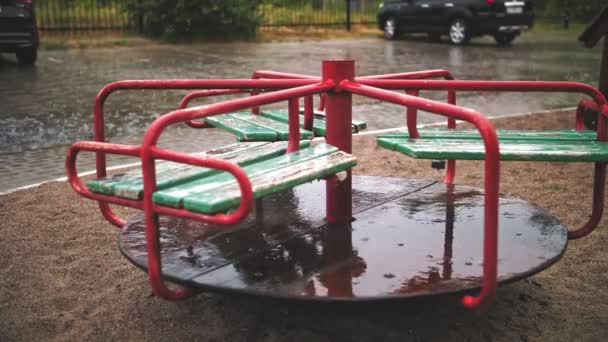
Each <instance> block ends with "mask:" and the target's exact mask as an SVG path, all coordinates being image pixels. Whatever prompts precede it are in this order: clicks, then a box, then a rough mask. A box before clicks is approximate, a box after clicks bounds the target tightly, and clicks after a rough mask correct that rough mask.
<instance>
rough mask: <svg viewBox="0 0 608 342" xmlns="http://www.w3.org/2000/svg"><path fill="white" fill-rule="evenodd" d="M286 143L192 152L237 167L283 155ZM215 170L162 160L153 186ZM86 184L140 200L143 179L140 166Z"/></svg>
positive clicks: (160, 186)
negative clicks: (232, 163)
mask: <svg viewBox="0 0 608 342" xmlns="http://www.w3.org/2000/svg"><path fill="white" fill-rule="evenodd" d="M308 145H309V142H308V141H301V142H300V147H303V148H304V147H307V146H308ZM286 150H287V142H276V143H271V142H248V143H236V144H232V145H229V146H225V147H221V148H217V149H214V150H211V151H207V152H201V153H194V154H193V155H196V156H201V157H205V156H206V157H212V158H219V159H226V160H230V161H233V162H235V163H237V164H239V165H241V166H243V165H248V164H251V163H255V162H258V161H261V160H266V159H269V158H273V157H277V156H280V155H282V154H285V151H286ZM217 173H219V171H218V170H214V169H207V168H202V167H195V166H193V165H188V164H180V163H173V162H166V161H157V162H156V185H157V188H158V189H165V188H167V187H170V186H173V185H175V184H180V183H182V182H187V181H190V180H192V179H196V178H198V177H204V176H209V175H213V174H217ZM87 187H88V188H89V189H90V190H91V191H93V192H96V193H101V194H105V195H113V196H118V197H123V198H129V199H136V200H137V199H141V198H142V195H143V178H142V173H141V170H140V169H137V170H132V171H130V172H127V173H122V174H117V175H112V176H108V177H104V178H100V179H95V180H92V181H89V182H88V183H87Z"/></svg>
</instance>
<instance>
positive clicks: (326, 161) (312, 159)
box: [153, 143, 357, 213]
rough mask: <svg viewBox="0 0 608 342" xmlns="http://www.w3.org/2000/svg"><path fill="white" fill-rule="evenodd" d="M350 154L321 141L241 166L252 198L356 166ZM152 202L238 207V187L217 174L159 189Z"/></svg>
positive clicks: (205, 208) (208, 209) (199, 208)
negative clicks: (295, 150) (250, 187)
mask: <svg viewBox="0 0 608 342" xmlns="http://www.w3.org/2000/svg"><path fill="white" fill-rule="evenodd" d="M356 163H357V162H356V159H355V157H354V156H352V155H350V154H347V153H345V152H342V151H339V150H338V149H337V148H336V147H333V146H331V145H327V144H325V143H322V144H318V145H315V146H313V147H309V148H304V149H301V150H300V151H297V152H294V153H289V154H284V155H281V156H278V157H275V158H271V159H267V160H264V161H261V162H257V163H254V164H250V165H247V166H245V167H244V168H243V169H244V171H245V173H246V174H247V176H248V177H249V179H250V180H251V183H252V187H253V192H254V197H255V198H261V197H264V196H267V195H270V194H273V193H276V192H279V191H283V190H286V189H289V188H292V187H295V186H297V185H300V184H303V183H306V182H310V181H312V180H315V179H320V178H325V177H328V176H330V175H333V174H335V173H338V172H340V171H345V170H348V169H350V168H351V167H353V166H355V165H356ZM153 200H154V202H156V203H158V204H161V205H165V206H171V207H176V208H185V209H188V210H190V211H195V212H201V213H216V212H223V211H226V210H229V209H232V208H235V207H236V206H238V204H239V202H240V190H239V186H238V184H237V182H236V181H235V179H234V178H233V177H232V176H231V175H229V174H227V173H220V174H216V175H212V176H208V177H201V178H198V179H196V180H192V181H188V182H183V183H181V184H179V185H175V186H172V187H170V188H167V189H164V190H160V191H157V192H155V193H154V195H153Z"/></svg>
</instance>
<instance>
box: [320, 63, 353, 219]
mask: <svg viewBox="0 0 608 342" xmlns="http://www.w3.org/2000/svg"><path fill="white" fill-rule="evenodd" d="M354 77H355V62H354V61H352V60H346V61H323V80H324V81H326V82H328V81H330V80H331V81H333V82H335V83H336V84H339V82H343V81H352V80H353V79H354ZM325 101H326V102H325V104H326V108H325V120H326V126H327V133H326V136H325V140H326V141H327V143H328V144H330V145H333V146H335V147H337V148H339V149H340V150H342V151H345V152H347V153H352V127H351V123H352V94H351V93H350V92H345V91H341V89H339V86H338V87H336V89H333V90H332V91H329V92H328V93H327V94H326V96H325ZM326 220H327V222H328V223H336V224H346V223H349V222H351V220H352V177H351V171H350V170H349V171H347V173H346V177H345V178H344V179H342V180H340V179H339V178H338V177H335V176H334V177H330V178H329V179H327V180H326Z"/></svg>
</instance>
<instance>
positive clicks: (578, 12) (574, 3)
mask: <svg viewBox="0 0 608 342" xmlns="http://www.w3.org/2000/svg"><path fill="white" fill-rule="evenodd" d="M535 4H536V7H537V8H538V9H539V11H538V12H540V13H541V14H545V15H547V16H563V15H568V16H570V17H571V18H574V19H582V20H590V19H592V18H593V17H594V16H595V15H596V14H598V13H599V12H600V10H601V9H602V8H603V7H604V6H606V5H608V3H607V2H606V0H536V1H535Z"/></svg>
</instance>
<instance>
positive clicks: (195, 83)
mask: <svg viewBox="0 0 608 342" xmlns="http://www.w3.org/2000/svg"><path fill="white" fill-rule="evenodd" d="M354 74H355V68H354V62H353V61H324V62H323V72H322V78H318V77H314V76H304V75H295V74H287V73H277V72H272V71H257V72H256V73H254V74H253V78H254V79H252V80H249V79H247V80H242V79H235V80H140V81H119V82H114V83H111V84H109V85H107V86H106V87H104V88H103V89H102V90H101V91H100V93H99V94H98V96H97V97H96V100H95V108H94V120H95V141H91V142H78V143H76V144H74V145H73V146H72V147H71V148H70V149H69V150H68V154H67V157H66V169H67V174H68V180H69V182H70V184H71V186H72V187H73V188H74V190H75V191H76V192H77V193H79V194H80V195H82V196H84V197H87V198H90V199H93V200H96V201H98V202H99V206H100V209H101V211H102V214H103V215H104V217H106V219H108V221H110V222H111V223H112V224H114V225H117V226H119V227H120V226H122V225H123V224H124V221H123V220H122V219H120V218H118V217H117V216H116V215H115V214H114V213H113V212H112V211H111V209H110V207H109V204H116V205H122V206H127V207H132V208H136V209H141V210H143V211H144V215H145V222H146V242H147V246H148V274H149V279H150V283H151V286H152V288H153V289H154V291H155V293H156V294H157V295H159V296H161V297H163V298H167V299H180V298H184V297H186V296H188V295H190V294H191V293H192V291H191V290H190V289H188V288H180V289H176V290H173V289H169V288H168V287H167V286H166V285H165V283H164V282H163V280H162V276H161V268H162V266H161V255H160V240H159V234H158V215H161V214H162V215H173V216H177V217H184V218H189V219H193V220H199V221H204V222H213V223H218V224H234V223H236V222H239V221H240V220H242V219H244V218H245V217H246V216H247V214H248V213H249V211H250V209H251V207H252V205H253V200H254V197H253V192H252V186H251V183H250V181H249V179H248V177H247V175H246V174H245V173H244V172H243V170H242V169H241V168H240V167H239V166H237V165H235V164H233V163H231V162H227V161H224V160H218V159H213V158H204V157H194V156H191V155H188V154H184V153H179V152H176V151H171V150H166V149H162V148H159V147H157V146H156V144H157V141H158V139H159V137H160V135H161V134H162V132H163V131H164V129H166V128H167V127H168V126H170V125H173V124H176V123H181V122H184V123H188V124H189V125H190V126H192V127H197V128H198V127H201V126H204V124H203V123H201V122H197V121H194V120H199V119H203V118H205V117H208V116H212V115H218V114H223V113H228V112H233V111H238V110H244V109H250V108H258V107H259V106H261V105H266V104H270V103H276V102H280V101H288V104H289V123H288V124H289V141H288V152H293V151H296V150H297V149H298V147H299V129H300V127H299V121H300V120H299V98H301V97H303V98H304V107H305V112H306V113H309V114H310V116H306V115H305V117H306V119H305V121H308V120H310V122H311V123H312V114H311V113H312V96H313V95H316V94H319V95H322V97H321V98H322V101H321V102H322V104H323V105H324V106H325V109H326V115H327V137H326V140H327V142H328V143H329V144H332V145H334V146H336V147H338V148H339V149H341V150H343V151H346V152H349V153H350V152H351V150H352V134H351V122H352V94H358V95H363V96H368V97H371V98H374V99H379V100H382V101H387V102H391V103H395V104H399V105H402V106H405V107H407V122H408V131H409V133H410V135H411V136H412V137H414V138H415V137H418V136H419V134H418V131H417V129H416V125H415V122H416V115H417V110H418V109H421V110H425V111H428V112H431V113H435V114H439V115H443V116H447V117H448V127H449V128H454V126H455V120H456V119H460V120H464V121H468V122H470V123H472V124H473V125H474V126H475V127H476V128H477V129H478V130H479V131H480V134H481V137H482V139H483V141H484V144H485V149H486V159H485V176H484V183H485V195H484V196H485V197H484V201H485V208H484V210H485V212H484V242H483V253H484V261H483V279H482V291H481V293H480V294H479V295H478V296H476V297H474V296H465V297H463V304H464V305H465V306H467V307H477V306H479V305H482V304H483V303H485V302H487V301H488V300H490V299H491V298H492V297H493V296H494V295H495V291H496V286H497V279H496V274H497V254H498V252H497V248H498V193H499V171H500V159H499V145H498V139H497V136H496V131H495V130H494V127H493V126H492V124H491V122H490V121H489V119H488V118H486V117H485V116H483V115H482V114H481V113H479V112H476V111H473V110H471V109H467V108H462V107H458V106H456V105H455V102H456V92H457V91H471V90H493V91H543V92H547V91H562V92H581V93H584V94H587V95H589V96H591V97H592V98H593V100H594V101H595V103H596V105H597V108H599V109H600V110H599V112H600V113H601V115H600V116H599V120H598V121H599V123H598V140H600V141H606V140H607V139H608V135H607V134H606V130H607V127H606V123H607V121H606V120H605V116H608V105H606V99H605V98H604V97H603V96H602V94H601V93H599V91H597V90H596V89H594V88H593V87H591V86H587V85H584V84H580V83H574V82H528V81H503V82H498V81H458V80H453V77H452V76H451V75H450V74H449V73H448V72H447V71H445V70H429V71H424V72H416V73H403V74H391V75H378V76H369V77H360V78H355V77H354V76H355V75H354ZM431 77H444V78H446V79H447V80H446V81H436V80H424V81H421V80H416V78H431ZM260 78H273V79H270V80H268V79H265V80H262V79H260ZM412 78H414V79H412ZM125 89H204V90H202V91H195V92H191V93H189V94H187V95H186V96H185V97H184V98H183V99H182V101H181V102H180V109H179V110H176V111H173V112H170V113H167V114H164V115H162V116H160V117H159V118H157V119H156V120H155V121H154V122H153V123H152V124H151V126H150V127H149V128H148V130H147V131H146V133H145V136H144V140H143V143H142V145H141V146H129V145H120V144H112V143H107V142H105V132H104V117H103V104H104V102H105V100H106V99H107V97H108V96H109V95H110V94H111V93H113V92H115V91H117V90H125ZM389 90H402V91H406V93H407V94H400V93H396V92H393V91H389ZM420 90H445V91H448V103H442V102H439V101H432V100H428V99H424V98H421V97H419V96H417V95H418V92H419V91H420ZM247 92H249V93H252V94H253V96H249V97H244V98H237V99H232V100H230V101H224V102H219V103H214V104H209V105H205V106H198V107H192V108H185V107H186V106H187V104H188V102H189V101H190V100H191V99H193V98H196V97H203V96H214V95H227V94H237V93H247ZM577 128H578V121H577ZM80 151H89V152H93V153H95V154H96V157H97V159H96V162H97V177H104V176H106V174H107V172H106V159H105V155H106V154H107V153H115V154H122V155H129V156H134V157H139V158H140V159H141V161H142V173H143V183H144V195H143V199H142V200H139V201H137V200H128V199H122V198H118V197H113V196H107V195H100V194H95V193H92V192H91V191H89V190H88V189H87V188H86V187H85V186H83V184H82V183H81V181H80V179H79V177H78V173H77V169H76V159H77V155H78V153H79V152H80ZM156 160H169V161H174V162H178V163H187V164H192V165H197V166H204V167H210V168H217V169H220V170H224V171H226V172H229V173H231V174H232V175H233V176H234V177H235V178H236V180H237V182H238V183H239V185H240V188H241V193H242V196H241V203H240V206H239V207H238V209H237V210H236V211H234V212H232V213H230V214H216V215H203V214H197V213H193V212H190V211H187V210H185V209H176V208H169V207H164V206H159V205H156V204H155V203H154V202H153V201H152V194H153V193H154V192H155V191H156V170H155V165H156V163H155V161H156ZM454 168H455V165H452V166H451V167H449V170H448V175H447V176H446V182H447V183H451V181H452V180H453V176H454V174H453V171H454ZM450 170H451V171H450ZM451 172H452V173H451ZM605 180H606V163H596V166H595V185H594V193H593V197H594V206H593V213H592V217H591V219H590V220H589V222H588V223H587V224H586V225H584V226H583V227H582V228H581V229H578V230H576V231H572V232H570V234H569V238H571V239H574V238H580V237H582V236H585V235H587V234H589V233H590V232H591V231H592V230H593V229H594V228H595V227H596V226H597V224H598V223H599V220H600V218H601V216H602V214H603V205H604V202H603V200H604V191H605V186H604V183H605ZM326 188H327V190H326V195H327V196H326V201H327V213H326V219H327V221H328V223H330V224H343V223H347V222H349V221H350V220H351V218H352V202H351V201H352V184H351V174H350V171H349V172H347V177H345V178H344V177H336V176H332V177H329V178H328V179H327V187H326Z"/></svg>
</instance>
